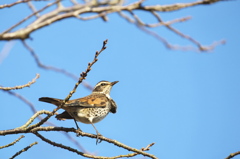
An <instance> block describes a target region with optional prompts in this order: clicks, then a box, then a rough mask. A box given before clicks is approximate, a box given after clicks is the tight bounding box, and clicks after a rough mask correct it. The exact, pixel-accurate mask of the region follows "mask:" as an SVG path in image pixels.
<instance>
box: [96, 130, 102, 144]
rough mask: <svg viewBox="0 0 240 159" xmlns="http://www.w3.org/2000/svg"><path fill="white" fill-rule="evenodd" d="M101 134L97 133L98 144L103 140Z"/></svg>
mask: <svg viewBox="0 0 240 159" xmlns="http://www.w3.org/2000/svg"><path fill="white" fill-rule="evenodd" d="M99 136H102V135H101V134H100V133H97V140H96V145H97V144H100V143H101V142H102V140H101V139H99Z"/></svg>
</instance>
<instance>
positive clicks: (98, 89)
mask: <svg viewBox="0 0 240 159" xmlns="http://www.w3.org/2000/svg"><path fill="white" fill-rule="evenodd" d="M117 82H118V81H114V82H108V81H100V82H98V83H97V84H96V86H95V87H94V89H93V91H92V94H90V95H88V96H86V97H83V98H78V99H74V100H69V101H68V102H66V103H65V104H64V105H63V106H62V109H64V110H65V111H64V112H63V113H61V114H59V115H56V118H57V119H58V120H65V119H74V121H75V123H76V126H77V128H78V129H79V130H80V128H79V127H78V125H77V122H76V121H79V122H82V123H85V124H92V126H93V128H94V129H95V130H96V133H97V135H98V136H99V135H101V134H100V133H99V132H98V130H97V128H96V127H95V126H94V123H97V122H99V121H101V120H102V119H103V118H105V117H106V116H107V115H108V113H109V112H111V113H116V111H117V105H116V103H115V102H114V100H113V99H112V98H111V97H110V91H111V88H112V86H113V85H114V84H116V83H117ZM39 101H42V102H47V103H51V104H54V105H56V106H60V105H61V103H62V101H63V100H61V99H56V98H49V97H42V98H39ZM97 142H98V138H97Z"/></svg>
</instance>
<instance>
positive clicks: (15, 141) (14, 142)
mask: <svg viewBox="0 0 240 159" xmlns="http://www.w3.org/2000/svg"><path fill="white" fill-rule="evenodd" d="M24 137H25V136H23V135H21V136H20V137H19V138H17V139H16V140H14V141H13V142H11V143H9V144H7V145H4V146H0V149H2V148H6V147H9V146H12V145H14V144H16V143H17V142H18V141H20V140H21V139H22V138H24Z"/></svg>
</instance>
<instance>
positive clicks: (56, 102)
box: [38, 97, 63, 106]
mask: <svg viewBox="0 0 240 159" xmlns="http://www.w3.org/2000/svg"><path fill="white" fill-rule="evenodd" d="M38 100H39V101H41V102H46V103H51V104H54V105H56V106H59V105H60V104H61V103H62V101H63V100H61V99H57V98H50V97H41V98H39V99H38Z"/></svg>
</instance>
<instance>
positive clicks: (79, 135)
mask: <svg viewBox="0 0 240 159" xmlns="http://www.w3.org/2000/svg"><path fill="white" fill-rule="evenodd" d="M73 120H74V122H75V124H76V126H77V130H79V131H82V130H81V129H80V128H79V126H78V124H77V121H76V120H75V119H74V118H73ZM78 136H80V134H79V133H78V134H77V137H78Z"/></svg>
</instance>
